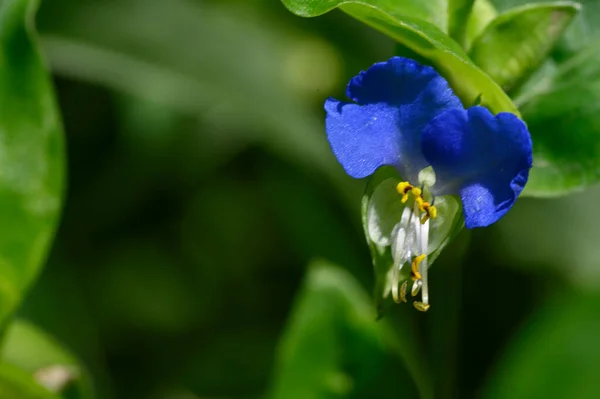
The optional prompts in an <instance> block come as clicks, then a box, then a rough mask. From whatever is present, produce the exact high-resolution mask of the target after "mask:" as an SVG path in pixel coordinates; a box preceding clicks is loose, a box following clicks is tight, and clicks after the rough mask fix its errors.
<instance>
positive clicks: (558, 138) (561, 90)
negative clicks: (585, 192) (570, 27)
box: [519, 42, 600, 196]
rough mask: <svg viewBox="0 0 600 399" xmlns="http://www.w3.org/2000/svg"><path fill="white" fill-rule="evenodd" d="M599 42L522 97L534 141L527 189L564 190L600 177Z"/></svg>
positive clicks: (534, 191) (533, 192)
mask: <svg viewBox="0 0 600 399" xmlns="http://www.w3.org/2000/svg"><path fill="white" fill-rule="evenodd" d="M599 50H600V42H599V43H598V44H596V45H595V46H590V47H589V48H587V49H585V50H582V51H581V52H579V53H578V54H577V55H575V56H574V57H573V58H571V59H569V60H568V61H567V62H565V63H563V64H561V65H559V66H558V67H557V69H556V72H555V73H554V75H553V76H551V77H549V78H547V79H541V80H540V81H539V82H538V83H537V84H536V85H535V86H534V87H532V88H531V89H530V91H529V92H527V93H524V94H523V96H522V97H521V98H520V99H519V102H520V103H521V104H522V106H521V109H522V112H523V116H524V118H525V120H526V121H527V123H528V125H529V129H530V131H531V135H532V138H533V143H534V147H533V149H534V168H533V169H532V170H531V177H530V182H529V183H528V185H527V187H526V194H528V195H538V196H552V195H563V194H565V193H568V192H570V191H573V190H578V189H583V188H585V187H587V186H589V185H591V184H594V183H596V182H598V181H599V180H600V173H599V170H600V147H599V146H598V140H599V139H600V57H599V54H600V52H599Z"/></svg>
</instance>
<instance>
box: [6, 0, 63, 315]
mask: <svg viewBox="0 0 600 399" xmlns="http://www.w3.org/2000/svg"><path fill="white" fill-rule="evenodd" d="M36 5H37V1H33V0H5V1H3V2H2V3H0V104H1V107H0V220H1V223H2V225H4V226H9V227H8V228H3V229H0V259H1V261H0V275H1V276H2V284H1V287H0V320H4V319H5V318H6V317H7V316H8V315H9V314H10V313H11V312H12V311H13V310H14V308H15V306H16V305H17V304H18V303H19V301H20V299H21V296H22V293H23V291H24V290H25V289H26V288H27V287H28V286H29V285H30V283H31V282H32V281H33V279H34V278H35V277H36V276H37V274H38V272H39V270H40V268H41V266H42V262H43V261H44V260H45V257H46V253H47V252H48V247H49V244H50V241H51V239H52V237H53V235H54V231H55V228H56V224H57V217H58V214H59V210H60V207H61V197H62V191H63V162H64V149H63V137H62V129H61V123H60V121H59V117H58V113H57V109H56V104H55V102H54V97H53V90H52V85H51V83H50V79H49V76H48V74H47V72H46V69H45V67H44V64H43V62H42V59H41V57H40V52H39V50H38V47H37V44H36V36H35V32H34V31H33V28H32V23H31V22H32V19H33V13H34V11H35V9H36Z"/></svg>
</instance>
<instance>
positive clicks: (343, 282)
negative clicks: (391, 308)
mask: <svg viewBox="0 0 600 399" xmlns="http://www.w3.org/2000/svg"><path fill="white" fill-rule="evenodd" d="M375 316H376V315H375V313H374V311H373V307H372V305H371V301H370V299H369V298H368V296H367V295H366V293H365V292H364V291H363V289H362V288H361V287H360V285H359V284H358V283H357V281H356V280H355V279H354V278H353V277H352V275H350V274H349V273H348V272H347V271H345V270H343V269H340V268H337V267H335V266H331V265H329V264H327V263H324V262H316V263H315V264H314V265H312V266H311V267H310V268H309V270H308V274H307V276H306V279H305V281H304V284H303V286H302V289H301V291H300V294H299V296H298V298H297V299H296V303H295V305H294V308H293V310H292V318H291V320H290V321H289V323H288V325H287V327H286V330H285V332H284V335H283V337H282V340H281V343H280V346H279V350H278V356H277V359H276V364H275V369H274V371H275V373H274V379H273V386H272V389H271V393H270V396H269V397H270V398H272V399H279V398H282V399H283V398H285V399H296V398H297V399H306V398H338V397H339V398H342V397H344V398H346V397H347V398H365V397H369V398H373V399H377V398H388V397H389V398H390V399H392V398H394V397H397V393H398V392H403V395H404V396H406V397H419V396H420V397H424V398H429V397H431V385H430V384H429V382H428V381H427V379H426V374H424V373H422V372H421V373H418V372H417V371H418V366H417V364H416V362H417V361H416V360H415V358H414V356H413V357H412V358H411V357H410V355H409V353H410V352H411V351H413V350H414V347H411V346H410V345H408V343H409V342H404V340H402V341H401V340H399V339H398V337H397V335H394V334H393V333H392V332H391V330H390V327H389V325H388V324H387V323H385V320H383V321H375ZM403 347H404V348H403ZM399 356H401V357H402V358H403V359H405V360H406V361H407V363H406V368H405V367H403V366H402V364H401V360H400V359H399V358H398V357H399ZM409 359H410V361H408V360H409ZM407 370H409V371H410V374H409V371H407ZM411 376H412V377H411ZM424 376H425V377H424ZM413 380H414V381H415V382H416V383H417V384H418V386H419V390H418V391H417V390H416V389H417V388H416V387H415V382H413ZM384 385H385V386H386V387H383V386H384ZM389 385H391V387H390V386H389ZM386 392H389V393H388V394H386ZM390 393H393V394H390ZM386 395H388V396H386Z"/></svg>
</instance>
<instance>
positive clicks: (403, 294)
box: [400, 280, 408, 303]
mask: <svg viewBox="0 0 600 399" xmlns="http://www.w3.org/2000/svg"><path fill="white" fill-rule="evenodd" d="M407 286H408V280H404V282H403V283H402V286H401V287H400V300H401V301H402V302H404V303H406V288H407Z"/></svg>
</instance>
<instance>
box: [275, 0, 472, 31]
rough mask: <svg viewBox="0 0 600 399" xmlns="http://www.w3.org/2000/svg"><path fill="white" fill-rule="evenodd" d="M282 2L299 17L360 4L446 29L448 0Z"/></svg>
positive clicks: (457, 1) (313, 15) (311, 0)
mask: <svg viewBox="0 0 600 399" xmlns="http://www.w3.org/2000/svg"><path fill="white" fill-rule="evenodd" d="M281 1H282V3H283V4H284V5H285V6H286V7H287V8H288V9H289V10H290V11H291V12H293V13H294V14H296V15H299V16H301V17H316V16H318V15H322V14H325V13H327V12H329V11H331V10H333V9H334V8H337V7H339V6H344V5H346V4H349V5H350V4H353V3H356V4H362V5H364V6H367V7H375V8H378V9H381V10H395V11H396V12H397V13H398V15H403V16H405V17H407V18H417V19H420V20H423V21H427V22H429V23H432V24H434V25H436V26H438V27H439V28H440V29H441V30H442V31H444V32H446V31H447V26H448V11H447V10H448V9H449V7H450V6H449V4H448V1H449V0H428V1H422V0H333V1H331V0H281ZM469 1H472V0H450V2H454V3H457V5H456V6H454V8H456V9H459V8H461V6H460V4H458V3H466V2H469Z"/></svg>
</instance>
